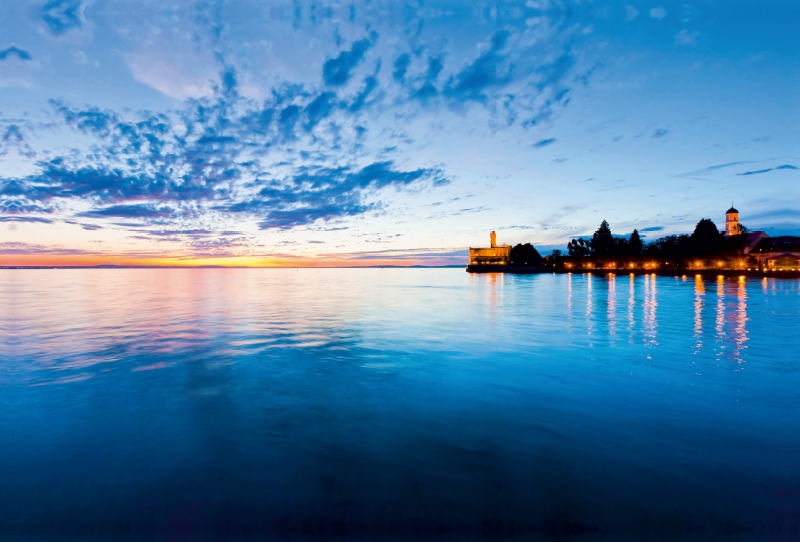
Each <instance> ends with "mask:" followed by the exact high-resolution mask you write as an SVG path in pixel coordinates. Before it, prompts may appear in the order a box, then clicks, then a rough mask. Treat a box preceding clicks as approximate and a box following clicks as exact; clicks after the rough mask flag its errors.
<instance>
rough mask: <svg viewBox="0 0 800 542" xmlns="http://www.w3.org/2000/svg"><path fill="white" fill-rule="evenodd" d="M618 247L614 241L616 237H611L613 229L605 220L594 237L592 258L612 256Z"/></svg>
mask: <svg viewBox="0 0 800 542" xmlns="http://www.w3.org/2000/svg"><path fill="white" fill-rule="evenodd" d="M616 245H617V243H615V241H614V236H613V235H611V228H610V227H609V225H608V222H606V221H605V220H603V222H602V223H601V224H600V227H599V228H597V231H595V232H594V235H592V240H591V248H592V256H612V255H613V254H614V248H615V246H616Z"/></svg>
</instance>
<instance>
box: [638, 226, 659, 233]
mask: <svg viewBox="0 0 800 542" xmlns="http://www.w3.org/2000/svg"><path fill="white" fill-rule="evenodd" d="M663 229H664V226H650V227H649V228H642V229H640V230H639V232H646V231H661V230H663Z"/></svg>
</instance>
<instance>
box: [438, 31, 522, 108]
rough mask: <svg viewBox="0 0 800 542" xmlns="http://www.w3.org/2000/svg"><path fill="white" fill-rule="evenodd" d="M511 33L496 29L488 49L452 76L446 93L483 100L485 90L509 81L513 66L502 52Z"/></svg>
mask: <svg viewBox="0 0 800 542" xmlns="http://www.w3.org/2000/svg"><path fill="white" fill-rule="evenodd" d="M509 35H510V34H509V32H508V31H507V30H498V31H496V32H495V33H494V34H493V35H492V37H491V39H490V46H489V48H488V50H487V51H486V52H485V53H483V54H482V55H480V56H479V57H478V58H477V59H476V60H475V61H473V62H472V63H471V64H469V65H467V66H466V67H464V68H463V69H462V70H461V71H460V72H459V73H458V74H456V75H455V76H451V77H450V79H449V80H448V82H447V85H446V87H445V93H446V94H447V95H448V96H452V97H461V98H467V99H472V100H483V99H485V96H483V94H482V92H483V91H484V90H486V89H487V88H489V87H492V86H499V85H503V84H505V83H508V82H509V81H510V80H511V66H510V65H506V64H504V60H505V57H504V56H503V55H501V54H500V53H501V51H502V50H503V47H505V44H506V41H507V40H508V37H509Z"/></svg>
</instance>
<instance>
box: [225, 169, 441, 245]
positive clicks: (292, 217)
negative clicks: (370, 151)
mask: <svg viewBox="0 0 800 542" xmlns="http://www.w3.org/2000/svg"><path fill="white" fill-rule="evenodd" d="M423 181H427V182H431V183H432V184H434V185H441V184H444V183H446V182H447V181H446V179H444V178H443V177H442V175H441V172H440V171H439V170H437V169H425V168H420V169H415V170H411V171H399V170H397V169H395V167H394V164H393V163H392V162H391V161H386V162H374V163H372V164H370V165H368V166H366V167H363V168H361V169H353V168H350V167H339V168H325V167H318V168H301V169H300V170H299V171H298V172H297V173H296V174H295V175H293V176H291V177H289V178H286V179H274V180H272V181H269V182H267V183H266V186H264V187H263V188H261V190H259V191H258V193H257V194H256V197H254V198H252V199H250V200H247V201H242V202H237V203H233V204H229V205H224V206H218V207H216V208H217V209H218V210H220V211H224V212H229V213H242V212H245V213H254V214H259V215H261V216H262V219H261V222H260V223H259V226H260V227H261V228H262V229H290V228H294V227H297V226H303V225H308V224H312V223H314V222H316V221H323V222H327V221H329V220H333V219H335V218H342V217H347V216H355V215H359V214H363V213H366V212H367V211H370V210H373V209H376V208H377V207H378V206H377V205H376V204H375V203H367V202H366V201H365V199H364V196H365V194H366V193H371V192H375V191H377V190H381V189H384V188H387V187H394V188H403V187H406V186H409V185H411V184H414V183H417V182H423Z"/></svg>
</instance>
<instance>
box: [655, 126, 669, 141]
mask: <svg viewBox="0 0 800 542" xmlns="http://www.w3.org/2000/svg"><path fill="white" fill-rule="evenodd" d="M668 133H669V130H665V129H664V128H659V129H658V130H656V131H654V132H653V134H652V135H651V136H650V137H652V138H653V139H661V138H662V137H664V136H666V135H667V134H668Z"/></svg>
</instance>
